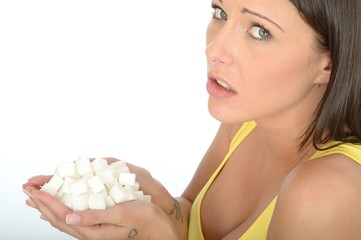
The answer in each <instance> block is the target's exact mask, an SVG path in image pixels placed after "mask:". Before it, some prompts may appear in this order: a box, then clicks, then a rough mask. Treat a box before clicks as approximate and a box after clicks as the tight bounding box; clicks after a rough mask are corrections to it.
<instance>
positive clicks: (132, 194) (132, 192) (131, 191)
mask: <svg viewBox="0 0 361 240" xmlns="http://www.w3.org/2000/svg"><path fill="white" fill-rule="evenodd" d="M123 189H124V190H125V191H127V192H128V199H127V200H128V201H131V200H136V199H137V194H136V191H135V190H134V188H133V187H132V186H130V185H126V186H124V187H123Z"/></svg>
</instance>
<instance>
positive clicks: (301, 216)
mask: <svg viewBox="0 0 361 240" xmlns="http://www.w3.org/2000/svg"><path fill="white" fill-rule="evenodd" d="M360 199H361V166H360V165H359V164H358V163H356V162H355V161H353V160H352V159H350V158H348V157H346V156H344V155H341V154H333V155H329V156H325V157H322V158H319V159H314V160H310V161H307V162H305V163H303V164H302V165H300V166H299V167H297V169H295V170H294V171H293V172H292V173H290V175H289V176H288V177H287V179H286V180H285V182H284V183H283V185H282V187H281V190H280V193H279V196H278V200H277V204H276V207H275V211H274V214H273V218H272V221H271V224H270V228H269V238H268V239H269V240H274V239H277V240H283V239H287V240H298V239H299V240H301V239H308V240H313V239H315V240H316V239H317V240H323V239H327V240H333V239H335V240H336V239H348V240H353V239H355V240H356V239H360V238H361V227H360V226H361V200H360Z"/></svg>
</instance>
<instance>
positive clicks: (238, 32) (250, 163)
mask: <svg viewBox="0 0 361 240" xmlns="http://www.w3.org/2000/svg"><path fill="white" fill-rule="evenodd" d="M212 3H213V4H215V5H217V7H216V8H215V12H214V17H213V19H212V20H211V21H210V24H209V26H208V29H207V48H206V57H207V66H208V74H209V83H211V84H212V81H213V84H215V83H214V79H220V80H222V81H223V83H226V84H227V85H228V86H227V88H228V87H229V88H230V89H231V90H229V92H228V93H231V94H230V95H228V96H229V97H226V98H224V97H223V98H220V97H219V96H216V95H213V94H212V91H210V96H209V104H208V108H209V112H210V113H211V115H212V116H213V117H214V118H216V119H218V120H219V121H220V122H222V123H221V125H220V127H219V130H218V132H217V134H216V136H215V138H214V140H213V142H212V144H211V145H210V147H209V149H208V151H207V152H206V153H205V155H204V157H203V159H202V161H201V162H200V164H199V167H198V168H197V170H196V172H195V175H194V177H193V179H192V181H191V182H190V184H189V185H188V187H187V188H186V189H185V191H184V193H183V194H182V196H181V197H179V198H177V199H174V198H173V197H172V196H170V195H169V193H168V192H167V190H166V189H165V188H164V187H163V186H162V185H161V184H160V183H159V182H157V181H156V180H155V179H153V178H152V177H151V175H150V174H149V173H148V172H147V171H146V170H145V169H141V168H138V167H136V166H132V167H131V170H132V171H134V172H135V173H136V174H137V178H138V179H137V180H138V181H139V182H140V185H141V186H142V189H143V191H144V192H145V194H150V195H152V204H144V203H143V204H140V203H138V202H131V203H127V204H121V205H119V206H115V207H113V208H111V210H104V211H84V212H78V213H77V216H80V221H79V222H78V223H76V224H74V223H70V222H69V216H72V215H68V214H72V212H71V210H70V209H68V208H66V207H65V206H64V205H62V204H61V203H59V202H58V201H56V200H55V199H54V198H52V197H50V196H49V195H48V194H46V193H43V192H40V191H38V189H39V187H40V186H41V185H43V184H44V183H45V182H47V181H48V180H49V178H48V177H44V176H37V177H33V178H31V179H30V180H29V181H28V183H26V184H25V185H24V189H25V190H26V192H27V193H28V194H29V195H30V200H29V201H28V202H27V204H28V205H30V206H32V207H35V208H36V209H38V210H39V211H40V212H41V214H42V215H43V216H44V218H45V219H46V220H47V221H49V222H50V223H51V224H52V225H53V226H54V227H56V228H58V229H60V230H61V231H64V232H67V233H69V234H70V235H73V236H75V237H77V238H79V239H100V238H101V239H128V237H129V236H130V234H131V236H132V239H187V226H188V216H189V211H190V208H191V204H192V202H193V201H194V199H195V198H196V196H197V194H198V193H199V191H200V190H201V188H202V187H203V185H204V184H205V183H206V181H207V180H208V179H209V177H210V176H211V174H212V173H213V172H214V171H215V169H216V168H217V167H218V166H219V164H220V162H221V161H222V160H223V158H224V155H225V154H226V153H227V151H228V147H229V144H230V142H231V140H232V138H233V136H234V134H235V133H236V132H237V130H238V129H239V127H240V126H241V125H242V123H243V122H245V121H248V120H255V121H256V122H257V128H256V129H254V130H253V131H252V132H251V133H250V135H249V136H247V138H246V139H245V140H244V141H243V142H242V144H240V145H239V147H238V148H237V149H236V150H235V152H234V153H233V154H232V156H231V157H230V159H229V160H228V162H227V164H226V165H225V166H224V168H223V169H222V171H221V172H220V174H219V175H218V176H217V178H216V180H215V181H214V183H213V184H212V186H211V187H210V189H209V191H208V192H207V194H206V195H205V197H204V200H203V203H202V208H201V218H202V230H203V233H204V236H205V238H206V239H207V240H212V239H226V240H227V239H238V238H239V237H240V236H241V235H242V234H243V233H244V232H245V231H246V230H247V229H248V228H249V227H250V226H251V225H252V223H253V222H254V221H255V219H256V218H257V217H258V216H259V215H260V214H261V213H262V211H263V210H264V209H265V208H266V207H267V205H268V204H269V203H270V202H271V201H272V200H273V198H274V197H275V196H278V201H277V205H276V208H275V211H274V215H273V218H272V221H271V225H270V227H269V232H268V240H283V239H285V240H286V239H287V240H298V239H311V240H312V239H317V240H322V239H325V240H326V239H327V240H332V239H335V240H336V239H351V240H352V239H359V236H361V228H360V227H359V226H360V225H361V214H355V213H360V212H361V203H360V202H359V199H361V190H360V189H361V168H360V167H359V165H357V164H356V163H355V162H354V161H353V160H351V159H349V158H348V157H346V156H343V155H338V154H333V155H329V156H326V157H322V158H319V159H315V160H312V161H307V159H308V158H309V157H310V156H312V154H313V153H314V152H315V151H316V150H315V149H314V147H313V146H312V144H307V145H306V146H305V147H304V148H303V149H302V150H301V151H300V149H299V143H300V139H299V137H300V136H301V135H302V133H303V132H304V130H305V129H306V128H307V126H308V123H309V121H310V119H311V117H312V114H313V112H314V111H315V109H316V107H317V105H318V103H319V101H320V99H321V98H322V96H323V95H324V92H325V88H326V86H327V84H328V80H329V76H330V71H331V61H330V57H329V53H327V52H326V53H320V52H319V51H317V46H316V44H317V43H316V40H315V37H314V33H313V31H312V29H311V28H310V27H309V26H308V25H307V24H306V23H305V22H304V21H303V20H302V18H301V17H300V15H299V14H298V12H297V9H296V8H295V7H294V6H293V5H292V4H291V3H290V2H289V1H287V0H267V1H266V0H223V1H220V0H213V2H212ZM225 14H226V15H227V17H225V16H226V15H225ZM260 26H264V28H265V29H266V30H267V31H263V32H262V31H261V32H260V31H259V30H260V28H261V27H260ZM261 30H262V29H261ZM260 33H261V35H260ZM262 33H264V34H263V35H262ZM268 33H269V34H270V35H269V34H268ZM262 36H263V39H262ZM209 83H208V84H209ZM213 86H214V85H213ZM109 161H114V159H109ZM335 193H337V194H335ZM134 209H136V210H134ZM239 209H242V211H240V210H239ZM67 219H68V222H67ZM159 226H162V229H161V230H162V231H160V229H159Z"/></svg>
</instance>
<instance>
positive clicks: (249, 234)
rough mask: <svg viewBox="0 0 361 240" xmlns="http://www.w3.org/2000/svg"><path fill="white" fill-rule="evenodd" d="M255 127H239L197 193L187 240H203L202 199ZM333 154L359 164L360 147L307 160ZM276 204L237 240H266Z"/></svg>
mask: <svg viewBox="0 0 361 240" xmlns="http://www.w3.org/2000/svg"><path fill="white" fill-rule="evenodd" d="M255 127H256V123H255V122H254V121H250V122H246V123H244V124H243V125H242V126H241V128H240V129H239V130H238V132H237V133H236V135H235V136H234V138H233V139H232V141H231V144H230V147H229V150H228V153H227V154H226V156H225V157H224V159H223V161H222V162H221V164H220V165H219V166H218V168H217V169H216V171H215V172H214V173H213V174H212V176H211V177H210V179H209V180H208V182H207V183H206V184H205V185H204V187H203V188H202V190H201V191H200V192H199V194H198V196H197V197H196V199H195V200H194V202H193V205H192V209H191V212H190V219H189V230H188V239H189V240H204V237H203V234H202V225H201V217H200V209H201V204H202V201H203V198H204V196H205V194H206V192H207V191H208V189H209V187H210V186H211V185H212V183H213V181H214V179H215V178H216V177H217V175H218V173H219V172H220V170H221V169H222V167H223V166H224V165H225V164H226V162H227V161H228V159H229V157H230V156H231V155H232V153H233V152H234V150H235V149H236V148H237V147H238V145H239V144H240V143H241V142H242V141H243V140H244V139H245V138H246V137H247V136H248V134H249V133H250V132H252V130H253V129H254V128H255ZM334 153H340V154H344V155H346V156H348V157H349V158H351V159H353V160H354V161H356V162H357V163H359V164H361V145H354V144H342V145H340V146H337V147H334V148H331V149H328V150H324V151H317V152H316V153H315V154H314V155H313V156H312V157H311V158H310V159H309V160H311V159H316V158H319V157H322V156H326V155H329V154H334ZM276 202H277V197H275V198H274V199H273V200H272V202H271V203H270V204H269V205H268V206H267V207H266V209H265V210H264V211H263V212H262V213H261V215H260V216H258V218H257V219H256V221H255V222H254V223H253V224H252V225H251V226H250V227H249V228H248V230H247V231H246V232H245V233H244V234H243V235H242V236H240V237H239V240H266V239H267V231H268V226H269V223H270V222H271V219H272V214H273V211H274V208H275V205H276Z"/></svg>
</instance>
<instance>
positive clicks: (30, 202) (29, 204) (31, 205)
mask: <svg viewBox="0 0 361 240" xmlns="http://www.w3.org/2000/svg"><path fill="white" fill-rule="evenodd" d="M25 202H26V204H27V205H28V206H29V207H33V208H36V205H35V203H34V202H33V200H31V199H30V198H28V199H26V201H25Z"/></svg>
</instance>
